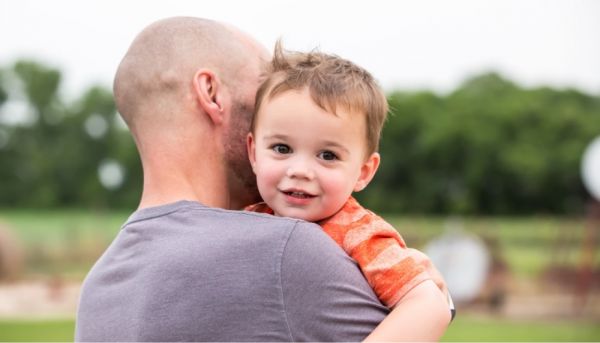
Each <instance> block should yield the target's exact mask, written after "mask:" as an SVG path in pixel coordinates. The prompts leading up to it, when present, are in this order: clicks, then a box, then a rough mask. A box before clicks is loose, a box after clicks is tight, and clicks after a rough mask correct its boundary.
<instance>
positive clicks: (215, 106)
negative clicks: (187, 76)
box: [193, 69, 225, 124]
mask: <svg viewBox="0 0 600 343" xmlns="http://www.w3.org/2000/svg"><path fill="white" fill-rule="evenodd" d="M193 86H194V92H195V95H196V97H197V99H198V104H199V105H200V107H202V109H203V110H204V112H205V113H206V114H207V115H208V117H209V118H210V120H211V121H212V122H213V123H215V124H222V123H223V121H224V120H225V117H224V112H223V89H222V87H221V82H220V80H219V78H218V76H217V75H216V74H215V73H214V72H212V71H211V70H208V69H200V70H198V71H197V72H196V74H194V80H193Z"/></svg>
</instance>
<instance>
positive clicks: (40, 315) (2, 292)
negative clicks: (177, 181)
mask: <svg viewBox="0 0 600 343" xmlns="http://www.w3.org/2000/svg"><path fill="white" fill-rule="evenodd" d="M517 287H518V288H519V291H518V292H511V293H509V294H508V295H507V296H506V298H505V300H504V302H503V304H502V306H499V307H497V308H495V309H494V308H492V307H490V306H489V304H486V303H476V304H470V305H466V304H465V305H461V304H457V309H458V313H459V314H460V313H463V314H478V315H494V316H495V317H501V318H506V319H515V320H545V319H585V320H592V321H598V322H600V292H594V293H593V294H589V295H588V296H587V298H586V299H581V298H578V297H576V296H575V295H574V294H572V293H565V292H560V290H558V289H554V290H546V292H543V293H542V292H540V289H539V288H538V287H535V286H532V285H528V284H522V285H517ZM80 288H81V284H80V283H79V282H73V281H62V280H36V281H20V282H13V283H4V284H0V320H1V319H48V318H74V317H75V314H76V311H77V302H78V298H79V291H80Z"/></svg>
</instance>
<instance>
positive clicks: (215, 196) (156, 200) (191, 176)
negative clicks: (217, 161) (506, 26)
mask: <svg viewBox="0 0 600 343" xmlns="http://www.w3.org/2000/svg"><path fill="white" fill-rule="evenodd" d="M174 165H175V166H177V165H180V164H178V163H176V162H175V161H164V160H162V161H161V163H158V164H157V163H154V164H151V162H146V163H145V164H144V186H143V191H142V197H141V200H140V204H139V207H138V209H142V208H147V207H153V206H160V205H166V204H169V203H173V202H177V201H180V200H189V201H197V202H200V203H202V204H204V205H206V206H209V207H219V208H228V207H229V204H228V196H227V184H226V180H225V178H223V177H219V172H220V171H219V168H218V166H211V167H209V164H207V165H205V166H199V167H198V168H197V169H194V170H192V171H187V172H186V170H185V169H184V168H168V167H166V166H174ZM188 169H189V168H188ZM221 175H223V174H221Z"/></svg>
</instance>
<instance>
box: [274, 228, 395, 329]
mask: <svg viewBox="0 0 600 343" xmlns="http://www.w3.org/2000/svg"><path fill="white" fill-rule="evenodd" d="M281 284H282V293H283V301H284V305H285V312H286V316H287V320H288V327H289V330H290V333H291V336H292V337H291V339H292V340H293V341H361V340H363V339H364V338H365V337H367V336H368V335H369V334H370V333H371V332H372V331H373V330H374V329H375V327H376V326H377V325H378V324H379V323H380V322H381V321H382V320H383V319H384V317H385V316H386V315H387V314H388V313H389V310H388V309H387V308H386V307H385V306H383V305H382V304H381V303H380V302H379V300H378V299H377V297H376V296H375V294H374V293H373V290H372V289H371V287H370V286H369V285H368V283H367V282H366V280H365V278H364V277H363V275H362V274H361V272H360V270H359V269H358V266H357V265H356V263H355V262H354V261H353V260H352V259H351V258H350V257H349V256H348V255H347V254H346V253H345V252H344V251H343V250H342V249H341V248H340V247H339V246H338V245H337V244H336V243H335V242H334V241H333V240H332V239H331V238H329V237H328V236H327V235H326V234H325V233H324V232H322V231H321V229H320V228H319V227H318V226H317V225H314V224H310V223H306V222H299V223H298V225H297V226H296V228H295V229H294V232H293V233H292V234H291V236H290V239H289V241H288V243H287V245H286V247H285V251H284V254H283V260H282V266H281Z"/></svg>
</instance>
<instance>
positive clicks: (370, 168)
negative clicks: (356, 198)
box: [354, 152, 381, 192]
mask: <svg viewBox="0 0 600 343" xmlns="http://www.w3.org/2000/svg"><path fill="white" fill-rule="evenodd" d="M380 160H381V157H380V156H379V153H377V152H374V153H372V154H371V156H369V158H368V159H367V160H366V161H365V163H363V165H362V167H361V168H360V176H359V177H358V180H357V181H356V184H355V185H354V191H355V192H360V191H362V190H363V189H365V187H367V185H368V184H369V182H371V180H373V176H375V173H376V172H377V168H379V162H380Z"/></svg>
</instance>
